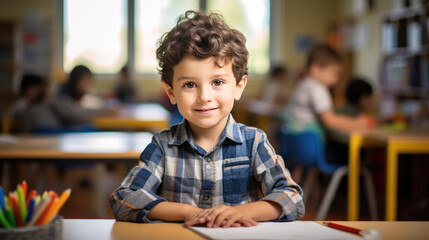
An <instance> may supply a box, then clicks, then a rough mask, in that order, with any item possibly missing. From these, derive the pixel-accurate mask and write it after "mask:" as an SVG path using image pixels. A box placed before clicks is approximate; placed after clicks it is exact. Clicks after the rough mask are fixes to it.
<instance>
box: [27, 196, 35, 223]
mask: <svg viewBox="0 0 429 240" xmlns="http://www.w3.org/2000/svg"><path fill="white" fill-rule="evenodd" d="M35 203H36V200H35V199H34V197H32V198H31V200H30V204H29V205H28V212H27V219H26V220H25V223H28V222H30V221H31V218H33V214H34V205H35Z"/></svg>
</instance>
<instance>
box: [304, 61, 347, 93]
mask: <svg viewBox="0 0 429 240" xmlns="http://www.w3.org/2000/svg"><path fill="white" fill-rule="evenodd" d="M311 75H312V77H313V78H315V79H317V80H319V81H321V82H322V83H323V84H325V85H326V86H328V87H332V86H334V85H335V84H336V83H337V82H338V80H339V79H340V75H341V66H340V65H339V64H329V65H327V66H324V67H322V66H319V65H313V67H312V69H311Z"/></svg>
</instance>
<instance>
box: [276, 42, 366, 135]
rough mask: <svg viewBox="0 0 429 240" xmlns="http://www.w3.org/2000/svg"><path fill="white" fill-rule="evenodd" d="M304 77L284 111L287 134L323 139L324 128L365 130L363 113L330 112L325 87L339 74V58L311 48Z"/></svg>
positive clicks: (324, 47)
mask: <svg viewBox="0 0 429 240" xmlns="http://www.w3.org/2000/svg"><path fill="white" fill-rule="evenodd" d="M306 71H307V76H306V78H305V79H304V80H302V81H301V82H300V83H299V84H298V85H297V86H296V88H295V89H294V91H293V93H292V95H291V97H290V98H289V103H288V105H287V107H286V109H285V112H284V120H285V124H286V126H287V131H288V132H290V133H300V132H307V131H311V132H314V133H315V134H317V135H318V136H320V137H321V138H322V139H324V128H328V129H331V130H345V131H347V130H355V129H365V128H368V127H369V126H370V125H371V121H370V120H369V118H368V116H367V115H365V114H359V115H357V116H354V117H351V116H346V115H341V114H337V113H335V112H334V111H333V104H332V99H331V96H330V94H329V88H330V87H332V86H334V85H335V84H336V83H337V82H338V80H339V77H340V74H341V58H340V55H339V54H338V53H337V52H336V51H335V50H334V49H333V48H331V47H330V46H328V45H326V44H319V45H316V46H314V47H313V48H312V50H311V51H310V54H309V55H308V58H307V63H306Z"/></svg>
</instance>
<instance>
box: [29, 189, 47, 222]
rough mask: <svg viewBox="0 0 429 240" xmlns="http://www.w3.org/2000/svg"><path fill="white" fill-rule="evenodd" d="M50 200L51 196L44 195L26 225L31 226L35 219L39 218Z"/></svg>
mask: <svg viewBox="0 0 429 240" xmlns="http://www.w3.org/2000/svg"><path fill="white" fill-rule="evenodd" d="M50 202H51V196H46V197H45V198H44V199H43V200H41V201H40V203H39V205H38V206H37V209H36V211H35V212H34V215H33V218H32V219H31V221H30V222H29V223H28V224H27V226H33V225H34V224H35V223H36V221H37V220H38V219H39V217H40V216H41V215H42V213H43V212H44V211H45V209H46V207H47V206H48V205H49V203H50Z"/></svg>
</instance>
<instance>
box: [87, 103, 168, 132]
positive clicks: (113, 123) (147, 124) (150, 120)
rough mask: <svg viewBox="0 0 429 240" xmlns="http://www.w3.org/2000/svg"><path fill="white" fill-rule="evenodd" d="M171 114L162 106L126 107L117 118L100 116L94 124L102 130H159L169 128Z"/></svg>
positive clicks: (119, 112) (149, 104) (139, 105)
mask: <svg viewBox="0 0 429 240" xmlns="http://www.w3.org/2000/svg"><path fill="white" fill-rule="evenodd" d="M169 122H170V113H169V112H168V111H167V110H166V109H165V108H164V107H163V106H161V105H160V104H157V103H142V104H133V105H126V106H125V107H123V108H122V109H121V110H120V111H118V112H117V114H116V115H115V116H98V117H95V118H94V119H92V123H93V124H94V125H95V126H97V127H98V128H100V129H105V130H106V129H123V128H132V129H139V130H141V129H152V128H154V129H157V130H161V129H164V128H168V125H169Z"/></svg>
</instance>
